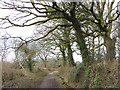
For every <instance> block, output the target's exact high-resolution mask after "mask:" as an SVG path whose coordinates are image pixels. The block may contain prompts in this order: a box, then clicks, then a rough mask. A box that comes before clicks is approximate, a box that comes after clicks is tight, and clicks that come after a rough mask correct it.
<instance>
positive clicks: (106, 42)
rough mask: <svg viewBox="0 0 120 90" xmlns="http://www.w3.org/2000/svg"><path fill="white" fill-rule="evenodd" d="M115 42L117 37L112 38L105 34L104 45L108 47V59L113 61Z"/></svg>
mask: <svg viewBox="0 0 120 90" xmlns="http://www.w3.org/2000/svg"><path fill="white" fill-rule="evenodd" d="M115 42H116V39H111V38H110V37H108V36H104V45H105V47H106V60H107V61H112V60H113V59H114V58H115Z"/></svg>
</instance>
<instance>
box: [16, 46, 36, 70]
mask: <svg viewBox="0 0 120 90" xmlns="http://www.w3.org/2000/svg"><path fill="white" fill-rule="evenodd" d="M20 45H21V44H19V46H20ZM17 55H18V57H19V59H21V58H22V60H21V62H22V61H24V62H25V63H27V67H28V69H29V70H30V71H32V69H33V64H34V60H33V59H34V57H35V55H36V51H35V49H34V48H30V47H28V46H27V45H25V44H24V45H22V46H21V47H20V49H18V51H17ZM25 63H24V65H25Z"/></svg>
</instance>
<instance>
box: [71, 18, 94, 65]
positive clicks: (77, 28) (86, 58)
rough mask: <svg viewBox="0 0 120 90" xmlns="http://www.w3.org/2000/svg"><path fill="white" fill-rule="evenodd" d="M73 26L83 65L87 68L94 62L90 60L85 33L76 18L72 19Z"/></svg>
mask: <svg viewBox="0 0 120 90" xmlns="http://www.w3.org/2000/svg"><path fill="white" fill-rule="evenodd" d="M72 24H73V27H74V29H75V31H76V38H77V43H78V45H79V48H80V51H81V54H82V59H83V63H84V65H85V66H88V65H90V64H91V63H92V60H91V58H90V54H89V51H88V49H87V45H86V43H85V37H84V35H83V33H84V32H83V31H82V30H81V25H80V23H79V21H78V20H77V19H76V18H73V19H72Z"/></svg>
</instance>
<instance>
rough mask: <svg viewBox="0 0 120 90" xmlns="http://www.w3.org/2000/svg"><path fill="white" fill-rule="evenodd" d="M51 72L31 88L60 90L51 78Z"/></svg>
mask: <svg viewBox="0 0 120 90" xmlns="http://www.w3.org/2000/svg"><path fill="white" fill-rule="evenodd" d="M53 74H54V73H53V72H52V73H49V74H47V75H46V76H45V77H44V79H43V80H40V81H38V82H36V83H35V85H33V88H60V85H59V84H58V83H57V82H56V80H55V78H54V77H53Z"/></svg>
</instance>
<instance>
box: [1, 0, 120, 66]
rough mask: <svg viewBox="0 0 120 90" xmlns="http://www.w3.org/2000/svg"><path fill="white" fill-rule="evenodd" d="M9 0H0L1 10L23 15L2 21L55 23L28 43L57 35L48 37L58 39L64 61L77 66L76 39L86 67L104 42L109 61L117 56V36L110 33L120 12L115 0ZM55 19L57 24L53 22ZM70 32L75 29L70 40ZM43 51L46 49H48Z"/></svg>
mask: <svg viewBox="0 0 120 90" xmlns="http://www.w3.org/2000/svg"><path fill="white" fill-rule="evenodd" d="M10 1H11V2H10ZM10 1H0V2H1V3H2V6H1V9H9V10H15V11H17V12H19V13H22V15H20V14H17V15H16V16H15V17H13V16H12V15H11V16H7V17H5V18H0V19H1V23H4V24H5V25H6V24H7V27H12V26H17V27H25V26H32V25H37V26H41V25H45V24H47V26H48V28H49V27H51V26H52V27H51V28H49V30H47V31H46V33H43V35H42V36H41V37H38V38H32V39H31V40H28V41H27V43H29V42H33V41H38V40H41V39H43V38H45V37H47V36H48V35H51V36H52V35H53V34H54V36H55V38H54V39H53V38H52V37H49V39H51V40H54V41H55V42H54V41H53V42H54V43H56V46H58V47H59V50H60V52H61V53H62V56H63V59H64V64H66V62H67V61H68V63H69V65H71V66H74V60H73V56H72V54H73V51H72V48H71V46H72V42H77V45H78V47H79V51H80V53H81V56H82V60H83V62H82V63H83V64H84V66H85V67H88V66H89V65H90V64H92V63H93V62H94V60H95V58H96V57H95V50H96V49H98V53H100V47H101V46H102V45H103V46H104V47H105V48H106V60H107V61H112V60H113V59H114V58H115V43H116V37H113V36H111V35H113V34H112V32H113V31H114V28H113V23H114V21H115V20H117V18H118V17H119V14H118V13H117V12H115V11H114V10H113V4H114V1H112V2H107V1H105V2H102V0H100V1H99V2H97V1H95V0H92V2H89V1H88V2H60V3H56V2H47V1H45V2H43V1H42V2H41V1H39V0H30V1H12V0H10ZM62 21H63V22H62ZM52 22H54V23H55V24H54V25H51V24H52ZM8 23H9V24H8ZM48 24H49V25H48ZM8 25H9V26H8ZM60 29H62V30H60ZM55 30H57V31H59V33H58V34H61V35H58V34H56V33H54V31H55ZM42 31H44V30H42ZM71 31H73V32H75V33H74V37H75V39H74V40H73V41H71V39H72V38H71ZM52 32H53V34H52ZM97 38H102V40H103V41H104V43H103V44H101V42H99V40H96V39H97ZM56 39H57V40H56ZM96 41H98V43H97V44H95V42H96ZM104 47H103V48H104ZM48 50H49V49H47V51H48ZM43 51H46V48H45V50H43ZM41 52H42V51H41ZM43 53H44V52H43ZM43 53H42V54H43ZM26 54H27V53H26ZM42 54H40V55H42ZM44 56H45V55H44ZM40 57H41V56H40ZM28 58H29V57H28ZM30 58H31V57H30ZM44 58H45V59H44V61H45V60H47V56H45V57H44ZM45 66H46V65H45Z"/></svg>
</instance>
